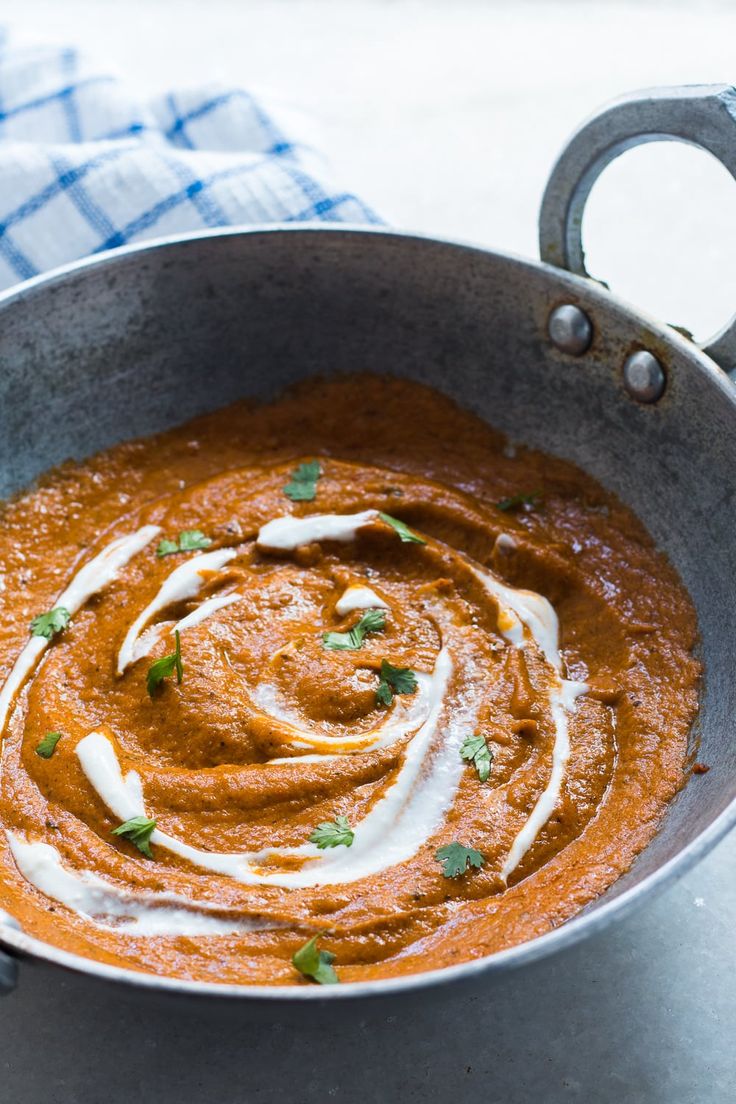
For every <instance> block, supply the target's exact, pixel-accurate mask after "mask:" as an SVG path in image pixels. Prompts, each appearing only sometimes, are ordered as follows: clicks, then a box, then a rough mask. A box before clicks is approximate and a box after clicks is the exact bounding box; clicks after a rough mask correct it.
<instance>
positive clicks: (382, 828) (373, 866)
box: [0, 510, 588, 934]
mask: <svg viewBox="0 0 736 1104" xmlns="http://www.w3.org/2000/svg"><path fill="white" fill-rule="evenodd" d="M377 519H378V511H376V510H365V511H362V512H361V513H357V514H346V515H340V514H325V515H313V516H311V517H304V518H294V517H281V518H275V519H274V520H273V521H270V522H268V523H267V524H265V525H264V526H262V527H261V529H260V531H259V534H258V545H259V547H261V548H266V549H269V550H272V551H284V552H286V551H293V550H294V549H296V548H298V547H300V546H301V545H304V544H308V543H311V542H313V541H321V540H334V541H350V540H354V539H355V537H356V535H357V533H358V531H359V530H360V529H361V528H362V527H364V526H366V525H369V524H371V523H373V522H375V521H376V520H377ZM159 532H160V529H159V527H158V526H144V527H143V528H142V529H140V530H138V532H137V533H134V534H131V535H130V536H127V537H121V538H118V539H117V540H115V541H113V542H112V543H111V544H110V545H108V546H107V548H105V549H103V551H102V552H101V553H100V554H99V555H98V556H97V557H95V558H94V559H93V560H91V561H90V562H89V563H88V564H85V565H84V567H83V568H82V569H81V570H80V571H79V572H78V573H77V575H76V576H75V577H74V578H73V580H72V582H71V583H70V585H69V587H67V589H66V590H65V591H64V592H63V593H62V594H61V595H59V597H58V599H57V601H56V603H55V605H57V606H64V607H65V608H67V609H68V610H69V612H70V613H72V614H73V613H75V612H76V611H77V610H78V609H79V608H80V607H81V605H82V604H83V603H84V602H85V601H86V600H87V599H88V598H89V597H90V596H91V595H92V594H94V593H96V592H97V591H98V590H100V589H102V587H104V586H105V585H106V584H107V583H108V582H110V581H111V579H113V578H114V577H115V576H116V574H117V573H118V571H119V570H120V568H121V567H122V566H124V565H125V564H126V563H127V562H128V561H129V560H130V559H131V558H132V556H134V555H135V554H136V553H137V552H138V551H140V550H141V549H142V548H144V547H145V546H146V545H147V544H148V543H149V542H150V541H151V540H152V539H153V538H154V536H156V535H157V534H158V533H159ZM506 536H507V535H506V534H501V535H500V537H499V538H498V544H499V546H500V547H512V546H513V544H514V542H513V538H511V537H508V539H506ZM236 554H237V553H236V551H235V550H233V549H220V550H217V551H215V552H210V553H204V554H202V555H198V556H195V557H193V558H192V559H190V560H187V561H186V562H185V563H183V564H181V565H180V566H179V567H177V568H176V569H175V570H174V571H172V573H171V574H170V575H169V576H168V578H167V579H166V580H165V582H164V583H163V585H162V586H161V588H160V589H159V591H158V593H157V595H156V596H155V598H154V599H153V601H152V602H151V603H149V605H148V606H147V607H146V608H145V609H144V610H143V611H142V613H141V614H140V615H139V616H138V618H136V620H135V621H134V622H133V624H132V625H131V626H130V628H129V630H128V632H127V634H126V637H125V640H124V641H123V645H122V647H121V649H120V652H119V655H118V672H119V673H120V674H122V673H123V672H124V671H125V669H126V668H127V667H128V666H129V665H130V663H132V662H135V660H136V659H138V658H140V657H141V656H142V655H144V654H148V652H149V651H150V650H151V649H152V648H153V646H154V644H155V643H156V641H157V640H158V639H160V636H161V635H162V634H163V633H164V632H167V631H171V630H172V629H173V628H178V629H179V630H186V629H187V628H189V627H192V626H193V625H196V624H198V623H200V622H201V621H203V620H205V618H207V617H209V616H210V615H211V614H212V613H214V612H215V611H216V610H217V609H221V608H223V607H224V606H227V605H230V604H231V603H233V602H236V601H240V600H241V599H242V595H239V594H237V593H231V594H228V595H220V596H215V597H214V598H211V599H208V600H207V601H205V602H203V603H202V604H201V605H200V606H199V607H198V608H197V609H196V610H194V611H192V613H190V614H188V615H187V616H186V617H184V618H182V619H181V620H180V621H179V622H171V621H169V622H165V623H162V624H161V625H154V626H152V627H151V628H149V629H148V630H146V625H147V624H148V623H149V622H150V621H151V619H152V618H153V617H155V615H156V614H157V613H159V612H160V611H161V610H163V609H165V608H166V607H167V606H169V605H172V604H174V603H176V602H179V601H182V600H185V599H187V598H192V597H194V596H196V595H197V594H198V593H199V591H200V590H201V588H202V586H203V585H204V582H205V578H206V574H207V573H208V572H211V571H219V570H221V568H222V567H223V566H224V565H225V564H226V563H228V562H229V561H230V560H231V559H233V558H234V557H235V556H236ZM471 570H472V571H473V572H474V574H475V575H476V577H477V578H478V579H479V580H480V581H481V583H482V584H483V586H484V587H485V588H486V589H487V590H488V592H489V593H490V594H492V595H493V596H494V598H495V599H496V600H497V602H498V604H499V628H500V631H501V632H502V633H503V635H504V636H505V637H506V639H507V640H508V641H509V642H510V643H511V644H512V645H514V646H516V647H520V648H523V647H526V646H527V644H528V643H529V642H530V641H532V640H533V641H534V642H535V643H536V645H537V647H538V648H539V649H540V651H541V652H542V654H543V656H544V658H545V660H546V661H547V663H548V664H549V665H550V667H551V668H552V681H551V684H550V689H549V705H550V713H551V717H552V720H553V723H554V727H555V740H554V746H553V752H552V767H551V772H550V778H549V781H548V783H547V785H546V787H545V789H544V791H543V792H542V794H541V795H540V797H539V798H538V800H537V802H536V804H535V806H534V809H533V810H532V812H531V814H530V815H529V817H528V818H527V820H526V823H525V824H524V826H523V827H522V829H521V830H520V831H519V832H518V834H517V835H516V837H515V839H514V841H513V843H512V846H511V849H510V851H509V854H508V856H507V858H506V860H505V862H504V865H503V868H502V871H501V874H502V877H503V878H504V879H507V878H508V877H509V875H510V874H511V873H512V872H513V870H514V869H515V868H516V867H517V866H518V864H519V862H521V860H522V859H523V857H524V855H525V854H526V853H527V852H528V850H529V848H530V847H531V846H532V844H533V843H534V841H535V839H536V838H537V836H538V834H539V832H540V831H541V829H542V828H543V827H544V825H545V823H546V822H547V821H548V819H549V817H550V816H551V815H552V813H553V811H554V808H555V805H556V803H557V801H558V799H559V795H560V792H561V787H562V784H563V781H564V777H565V769H566V765H567V762H568V759H569V756H570V741H569V733H568V715H569V713H570V712H571V711H572V710H573V709H574V707H575V702H576V700H577V698H578V697H579V696H580V695H581V694H584V693H585V692H586V691H587V689H588V687H587V686H586V684H585V683H581V682H572V681H568V680H566V679H564V678H563V677H562V662H561V658H560V654H559V641H558V638H559V626H558V619H557V615H556V613H555V611H554V609H553V608H552V606H551V604H550V603H549V602H548V601H547V600H546V599H545V598H543V597H542V596H541V595H539V594H536V593H534V592H532V591H524V590H517V589H515V588H513V587H509V586H506V585H505V584H503V583H501V582H500V580H498V579H497V578H496V577H495V575H493V574H492V573H491V572H489V571H487V570H481V569H479V568H475V567H472V566H471ZM335 608H336V611H337V613H338V614H339V615H340V616H343V615H345V614H346V613H349V612H352V611H354V610H358V609H371V608H375V609H381V608H383V609H387V608H389V607H388V606H387V604H386V603H385V602H384V601H383V600H382V599H381V598H380V597H379V596H378V595H377V594H376V593H375V592H374V591H372V590H371V589H370V587H364V586H349V587H348V588H347V589H346V591H345V592H344V594H343V595H342V596H341V598H340V600H339V601H338V603H337V605H336V607H335ZM47 643H48V642H47V641H46V640H45V639H44V638H42V637H32V638H31V639H30V640H29V642H28V644H27V645H26V647H25V648H24V649H23V652H21V654H20V656H19V657H18V660H17V661H16V664H15V666H14V667H13V669H12V671H11V673H10V676H9V678H8V679H7V680H6V683H5V685H4V687H3V689H2V691H1V692H0V732H1V731H2V728H3V727H4V724H5V723H6V721H7V716H8V713H9V710H10V708H11V705H12V702H13V700H14V697H15V694H16V693H17V691H18V689H19V688H20V686H21V685H22V683H23V681H24V679H25V678H26V677H27V676H28V675H29V673H30V672H31V671H32V670H33V668H34V666H35V664H36V662H37V660H38V658H39V656H40V655H41V653H42V652H43V650H44V648H45V647H46V646H47ZM463 663H464V666H465V672H464V673H465V676H466V679H465V682H466V691H465V693H464V696H463V697H462V698H461V699H460V700H458V701H457V702H456V703H455V708H454V709H453V711H452V712H451V713H450V715H449V716H448V717H447V718H446V719H445V722H444V727H443V729H442V736H441V740H440V741H439V743H437V741H436V740H435V736H436V734H437V731H438V726H439V722H440V719H441V718H442V716H443V713H444V711H445V710H444V707H445V704H446V700H447V695H448V689H449V684H450V680H451V677H452V673H453V662H452V658H451V654H450V650H449V647H448V646H447V645H446V646H445V647H443V648H442V650H441V651H440V652H439V654H438V656H437V661H436V664H435V669H434V671H433V672H432V674H431V675H426V674H424V673H421V672H420V673H418V676H417V677H418V683H419V687H418V691H417V693H416V695H412V698H411V699H408V700H407V702H404V701H403V700H401V699H397V703H396V705H395V709H394V713H393V715H392V719H390V720H389V719H387V721H386V723H385V724H383V725H381V726H378V727H377V728H376V729H373V730H370V731H369V732H367V733H363V734H361V735H360V736H356V737H346V738H344V739H341V740H339V742H337V741H334V740H328V739H327V738H324V737H320V736H318V735H315V734H314V733H312V732H310V731H309V730H307V729H305V728H304V727H303V726H301V725H300V724H298V723H297V722H296V721H295V719H294V718H293V717H291V716H289V715H288V713H287V712H286V711H285V709H284V708H283V707H282V706H281V705H280V704H279V702H278V699H277V697H276V695H275V691H274V690H273V688H272V687H269V686H267V685H262V686H260V687H259V688H258V690H257V692H256V700H257V701H258V704H259V705H261V707H262V708H267V709H268V710H269V711H270V712H271V713H272V715H273V716H276V717H277V718H278V719H279V720H280V721H282V722H283V723H285V724H288V725H290V726H291V727H292V728H293V729H294V739H295V743H294V746H296V747H303V748H317V747H320V746H322V745H323V744H324V745H326V747H325V754H318V755H308V756H304V757H302V760H301V761H310V762H311V761H320V762H324V761H325V760H328V759H332V758H336V757H337V756H336V755H335V754H334V752H333V750H332V749H333V748H334V749H335V750H336V751H337V752H338V754H344V753H345V752H346V751H347V752H350V751H353V750H360V751H364V750H368V749H369V748H379V747H385V746H387V745H388V744H390V743H392V742H394V741H395V740H397V739H399V738H400V737H402V736H404V735H406V734H407V733H408V732H410V731H412V729H415V732H414V735H413V736H412V737H411V739H410V740H409V742H408V744H407V745H406V748H405V751H404V754H403V759H402V762H401V766H400V767H399V769H398V772H397V774H396V777H395V779H394V781H393V782H392V783H391V784H390V785H389V786H388V788H387V789H386V790H385V792H384V794H383V796H382V797H381V798H380V799H379V800H378V801H377V802H376V803H375V805H374V806H373V807H372V808H371V810H370V811H369V813H368V814H367V815H366V816H365V817H364V818H363V820H361V821H360V822H358V824H356V825H355V826H354V827H353V832H354V841H353V844H352V846H351V847H350V848H344V847H341V848H336V849H334V850H332V851H330V852H329V853H325V852H322V851H320V850H319V849H318V848H316V846H315V845H313V844H311V843H306V844H303V845H302V846H299V847H295V848H271V849H265V850H262V851H258V852H246V853H241V854H236V853H219V852H212V851H204V850H201V849H199V848H196V847H192V846H190V845H188V844H186V843H184V842H183V841H181V840H179V839H177V838H175V837H173V836H170V835H168V834H167V833H165V832H162V831H161V830H159V829H158V828H157V829H155V830H154V832H153V833H152V835H151V843H152V844H153V845H154V846H159V847H164V848H166V849H167V850H169V851H170V852H172V853H173V854H177V855H179V856H180V857H182V858H184V859H186V860H187V861H189V862H191V863H193V864H194V865H196V866H198V867H201V868H203V869H207V870H211V871H213V872H214V873H218V874H223V875H226V876H228V877H232V878H235V879H236V880H238V881H240V882H242V883H246V884H254V885H255V884H272V885H278V886H283V887H287V888H297V887H305V886H316V885H324V884H341V883H347V882H353V881H356V880H358V879H360V878H364V877H368V876H370V875H372V874H375V873H378V872H380V871H382V870H385V869H387V868H388V867H390V866H393V865H396V864H397V863H400V862H403V861H406V860H407V859H409V858H411V857H412V856H413V855H414V854H415V853H416V851H417V850H418V849H419V848H420V847H421V846H422V845H423V844H424V843H425V842H426V840H427V839H428V838H429V837H430V836H431V835H432V834H433V832H434V831H436V829H437V827H438V826H439V824H440V823H441V822H442V819H443V817H444V814H445V812H446V810H447V808H448V807H449V805H450V804H451V801H452V799H453V796H454V794H455V792H456V789H457V785H458V783H459V780H460V777H461V774H462V770H463V762H462V759H461V757H460V756H459V754H458V751H459V747H460V745H461V743H462V740H463V739H464V737H465V736H466V735H467V732H468V731H472V729H473V726H474V725H475V723H476V721H477V711H478V707H479V705H480V700H481V690H482V684H483V677H484V674H485V672H484V671H481V670H474V669H473V668H474V666H475V664H474V661H473V660H472V659H470V658H467V659H466V658H465V657H464V659H463ZM402 711H403V714H404V715H403V716H402V715H401V714H402ZM397 713H398V716H399V719H398V720H397V719H396V716H397ZM327 747H329V749H330V750H329V753H328V752H327ZM76 753H77V756H78V758H79V762H80V765H81V767H82V770H83V771H84V774H85V775H86V777H87V779H88V781H89V782H90V784H91V785H92V787H93V788H94V789H95V791H96V792H97V793H98V794H99V796H100V797H101V799H102V800H103V801H104V803H105V805H106V806H107V807H108V809H109V810H110V811H111V812H112V813H113V814H114V815H115V816H116V817H117V818H118V819H119V820H120V821H121V822H122V821H125V820H129V819H131V818H132V817H135V816H140V815H146V810H145V804H144V798H143V790H142V785H141V781H140V777H139V776H138V774H137V773H136V772H135V771H129V772H128V773H127V774H126V775H125V776H123V774H122V772H121V769H120V764H119V762H118V759H117V755H116V752H115V749H114V747H113V744H112V743H111V741H110V739H109V738H108V737H107V736H106V735H105V734H104V733H103V732H91V733H89V735H88V736H86V737H85V738H84V739H83V740H81V741H80V742H79V743H78V745H77V748H76ZM296 761H297V762H298V761H300V760H296ZM274 762H279V763H282V762H294V760H274ZM7 834H8V839H9V841H10V845H11V849H12V851H13V855H14V857H15V860H16V863H17V864H18V867H19V869H20V871H21V873H22V874H23V875H24V877H26V878H27V879H28V880H29V881H30V882H32V884H34V885H36V886H37V888H39V889H40V890H41V891H42V892H44V893H46V894H47V895H48V896H51V897H53V898H54V899H56V900H58V901H60V902H62V903H63V904H66V905H68V907H71V908H74V909H76V911H77V912H79V913H81V914H82V915H85V916H87V917H88V918H90V919H91V920H92V921H93V922H95V923H104V920H103V919H101V918H104V917H108V918H111V919H113V920H114V921H115V924H114V926H115V927H121V926H128V927H130V928H131V929H133V930H135V931H137V932H139V933H141V934H185V933H189V934H224V933H225V932H232V931H234V930H255V928H254V925H255V926H256V927H262V926H266V925H265V924H261V922H260V921H254V920H238V921H233V922H231V921H229V920H224V919H222V918H220V917H216V916H208V915H203V913H206V912H207V909H208V906H207V904H206V903H201V902H191V901H188V900H187V899H185V898H179V897H177V896H176V895H174V894H153V895H149V896H147V897H146V898H145V900H144V899H143V898H140V897H138V896H137V895H132V894H126V893H124V892H123V891H119V890H117V889H116V888H115V887H114V886H111V885H109V884H108V883H106V882H104V881H103V880H102V879H100V878H98V877H97V876H96V875H94V874H93V873H91V872H89V871H83V872H81V873H73V872H71V871H69V870H67V869H65V868H64V866H63V864H62V862H61V858H60V856H59V853H58V851H56V849H55V848H53V847H51V846H50V845H48V844H43V843H30V842H28V841H26V840H23V839H22V838H21V837H20V836H18V835H14V834H13V833H10V832H8V833H7ZM285 856H298V857H303V858H304V859H305V863H304V865H303V866H302V867H301V868H300V869H298V870H281V871H279V870H269V869H264V864H268V863H269V861H271V860H273V859H278V858H279V857H285ZM181 905H186V906H188V907H180V906H181ZM192 909H195V910H197V911H192ZM234 925H236V926H234ZM243 925H246V926H245V927H244V926H243ZM268 926H275V925H273V924H271V925H268Z"/></svg>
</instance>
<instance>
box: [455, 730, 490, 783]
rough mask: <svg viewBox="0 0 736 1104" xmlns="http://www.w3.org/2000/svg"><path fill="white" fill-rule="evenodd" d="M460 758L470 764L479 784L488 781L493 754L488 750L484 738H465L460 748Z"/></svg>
mask: <svg viewBox="0 0 736 1104" xmlns="http://www.w3.org/2000/svg"><path fill="white" fill-rule="evenodd" d="M460 756H461V758H463V759H467V760H468V762H469V763H472V764H473V765H474V767H475V769H476V771H477V772H478V778H479V779H480V780H481V782H487V781H488V775H489V774H490V773H491V763H492V762H493V752H492V751H491V749H490V748H489V746H488V744H487V742H486V738H485V736H466V737H465V739H464V741H463V746H462V747H461V748H460Z"/></svg>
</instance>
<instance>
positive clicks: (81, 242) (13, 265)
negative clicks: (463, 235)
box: [0, 36, 379, 288]
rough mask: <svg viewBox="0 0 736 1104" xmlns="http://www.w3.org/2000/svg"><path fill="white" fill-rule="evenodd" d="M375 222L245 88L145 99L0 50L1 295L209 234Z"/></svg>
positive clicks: (54, 57)
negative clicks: (163, 239)
mask: <svg viewBox="0 0 736 1104" xmlns="http://www.w3.org/2000/svg"><path fill="white" fill-rule="evenodd" d="M313 219H317V220H322V221H327V222H344V221H348V222H378V221H379V220H378V219H377V217H376V215H375V214H374V213H373V212H372V211H371V210H370V208H369V207H367V206H366V205H365V204H364V203H363V202H362V201H361V200H360V199H359V198H358V197H357V196H355V195H353V194H352V193H350V192H346V191H342V190H340V189H339V188H337V187H335V186H334V185H333V184H331V183H330V182H329V178H328V174H327V169H326V166H325V164H324V162H323V161H322V159H321V157H320V155H319V154H318V153H317V151H316V150H314V149H313V148H312V147H311V146H310V145H308V144H307V143H302V142H300V141H299V140H297V138H296V137H295V135H293V134H292V133H291V129H290V124H289V122H288V119H287V117H285V116H279V114H278V112H277V111H274V110H272V109H267V108H266V107H265V106H264V104H263V103H262V102H260V101H259V100H258V99H257V98H256V97H254V96H253V95H251V94H250V93H249V92H248V91H246V90H245V89H243V88H230V87H224V86H221V85H214V84H209V85H207V86H204V87H198V88H194V89H182V90H177V91H173V92H167V93H166V94H164V95H159V96H156V97H155V98H152V99H147V100H146V99H142V98H140V97H138V96H137V95H136V94H135V91H134V90H132V89H130V88H129V87H127V86H126V84H125V83H124V82H123V81H122V80H120V79H119V78H118V77H115V76H113V75H111V74H110V73H108V72H105V71H102V70H100V69H99V68H98V67H96V66H95V65H94V63H93V62H91V61H90V60H89V59H88V58H86V57H85V55H84V54H82V53H80V52H79V51H77V50H75V49H73V48H63V47H56V46H55V47H46V46H26V47H15V46H13V45H12V43H11V42H9V41H8V40H7V38H6V37H5V36H3V37H2V38H1V39H0V288H3V287H8V286H9V285H11V284H15V283H17V282H18V281H19V280H25V279H28V278H29V277H31V276H35V275H37V274H38V273H40V272H44V271H45V270H47V269H49V268H54V267H55V266H56V265H60V264H64V263H65V262H67V261H72V260H75V259H76V258H78V257H82V256H86V255H87V254H92V253H100V252H102V251H103V250H106V249H113V248H115V247H116V246H121V245H127V244H129V243H131V242H139V241H143V240H145V239H146V238H154V237H160V236H161V235H165V234H172V233H180V232H183V231H192V230H202V229H206V228H207V227H213V226H232V225H238V224H253V223H267V222H301V221H308V220H313Z"/></svg>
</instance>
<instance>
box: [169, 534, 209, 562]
mask: <svg viewBox="0 0 736 1104" xmlns="http://www.w3.org/2000/svg"><path fill="white" fill-rule="evenodd" d="M211 544H212V539H211V538H210V537H206V536H205V535H204V533H203V532H202V531H201V529H182V531H181V533H180V534H179V536H178V537H177V539H176V540H175V541H172V540H162V541H159V542H158V547H157V549H156V555H157V556H158V557H159V559H160V558H161V557H162V556H171V555H172V554H173V553H174V552H199V551H200V549H202V548H209V546H210V545H211Z"/></svg>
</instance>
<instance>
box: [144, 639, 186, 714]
mask: <svg viewBox="0 0 736 1104" xmlns="http://www.w3.org/2000/svg"><path fill="white" fill-rule="evenodd" d="M174 639H175V640H176V648H175V649H174V651H173V652H172V653H171V655H165V656H161V659H157V660H156V661H155V662H154V663H152V664H151V666H150V667H149V668H148V675H147V676H146V686H147V687H148V693H149V694H150V696H151V697H153V695H154V693H155V692H156V690H157V689H158V687H159V686H160V685H161V683H162V682H163V680H164V679H165V678H171V676H172V675H173V674H174V672H176V681H177V683H181V680H182V679H183V678H184V665H183V663H182V661H181V637H180V636H179V630H178V629H175V630H174Z"/></svg>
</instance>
